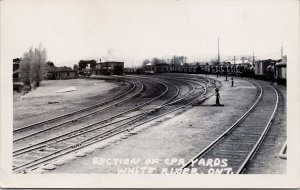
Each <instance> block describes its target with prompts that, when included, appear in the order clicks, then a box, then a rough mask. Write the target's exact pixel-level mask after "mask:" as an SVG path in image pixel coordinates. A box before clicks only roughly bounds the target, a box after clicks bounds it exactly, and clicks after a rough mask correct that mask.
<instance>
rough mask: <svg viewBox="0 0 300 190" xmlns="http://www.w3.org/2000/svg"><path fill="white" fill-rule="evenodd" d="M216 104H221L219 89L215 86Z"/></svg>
mask: <svg viewBox="0 0 300 190" xmlns="http://www.w3.org/2000/svg"><path fill="white" fill-rule="evenodd" d="M215 91H216V93H217V94H216V105H217V106H220V105H221V104H220V94H219V89H218V88H216V90H215Z"/></svg>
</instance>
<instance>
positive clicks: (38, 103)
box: [13, 79, 129, 128]
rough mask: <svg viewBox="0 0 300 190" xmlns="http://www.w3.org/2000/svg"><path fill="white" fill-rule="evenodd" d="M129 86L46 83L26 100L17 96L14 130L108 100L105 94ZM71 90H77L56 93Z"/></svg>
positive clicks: (90, 81) (90, 82) (89, 82)
mask: <svg viewBox="0 0 300 190" xmlns="http://www.w3.org/2000/svg"><path fill="white" fill-rule="evenodd" d="M128 86H129V85H128V84H127V85H124V86H122V85H121V83H114V82H106V81H104V80H96V79H71V80H48V81H43V82H42V83H41V86H40V87H38V88H37V89H36V90H33V91H31V92H29V93H27V94H25V95H24V96H21V95H20V94H19V93H15V94H14V104H13V108H14V110H13V113H14V128H18V127H20V126H24V125H28V124H30V123H33V122H35V121H41V120H44V119H47V118H52V117H55V116H58V115H61V114H65V113H68V112H71V111H73V110H77V109H80V108H84V107H87V106H88V105H92V104H95V103H96V102H102V101H103V100H104V99H107V98H108V97H107V96H105V95H106V94H113V93H118V92H119V91H122V90H124V89H126V88H127V87H128ZM68 87H75V88H76V90H75V91H70V92H65V93H56V91H57V90H61V89H65V88H68Z"/></svg>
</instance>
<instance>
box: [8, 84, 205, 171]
mask: <svg viewBox="0 0 300 190" xmlns="http://www.w3.org/2000/svg"><path fill="white" fill-rule="evenodd" d="M204 94H206V89H205V92H204V93H203V95H204ZM206 98H208V97H206ZM195 101H196V100H194V101H193V102H195ZM193 102H191V103H189V104H192V103H193ZM187 105H188V104H187ZM183 107H186V105H184V106H181V107H180V108H177V109H174V110H172V111H171V112H174V111H177V110H178V109H181V108H183ZM171 112H167V113H165V114H163V115H160V116H157V117H155V118H152V119H150V120H147V122H150V121H152V120H154V119H157V118H159V117H162V116H164V115H166V114H169V113H171ZM130 122H132V121H130ZM144 123H146V122H143V123H142V124H144ZM142 124H138V125H136V126H139V125H142ZM122 126H123V125H121V126H119V127H117V128H120V127H122ZM136 126H134V127H136ZM113 130H116V128H115V129H113ZM124 131H128V129H124V130H122V131H119V132H117V134H119V133H122V132H124ZM106 133H107V132H106ZM117 134H116V133H114V134H111V135H110V136H114V135H117ZM101 135H103V134H101ZM110 136H109V137H110ZM93 138H96V137H93ZM97 138H99V135H98V137H97ZM107 138H108V137H107ZM102 140H104V139H100V140H97V142H98V141H102ZM85 141H86V140H85ZM95 143H96V142H95V141H93V142H90V143H89V144H87V145H84V146H80V147H78V148H76V149H72V150H70V151H68V152H66V153H63V155H65V154H68V153H71V152H74V151H76V150H78V149H82V148H84V147H86V146H89V145H91V144H95ZM73 146H74V145H73ZM59 152H60V151H59ZM59 152H57V153H59ZM61 156H62V155H56V156H55V157H51V158H48V159H47V160H42V161H40V162H39V163H34V162H32V163H31V164H34V165H33V166H36V165H40V164H41V163H43V162H46V161H49V160H52V159H54V158H57V157H61ZM39 160H41V159H39ZM35 162H36V161H35ZM26 165H28V164H26ZM23 166H24V165H23ZM23 166H22V168H23ZM20 167H21V166H19V167H18V168H14V169H13V170H18V169H19V168H20ZM30 167H32V166H30Z"/></svg>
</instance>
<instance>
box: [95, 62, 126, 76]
mask: <svg viewBox="0 0 300 190" xmlns="http://www.w3.org/2000/svg"><path fill="white" fill-rule="evenodd" d="M98 70H99V73H100V74H103V75H123V72H124V62H118V61H106V62H100V63H99V66H98Z"/></svg>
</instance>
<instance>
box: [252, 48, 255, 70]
mask: <svg viewBox="0 0 300 190" xmlns="http://www.w3.org/2000/svg"><path fill="white" fill-rule="evenodd" d="M254 64H255V59H254V50H253V57H252V65H253V66H254Z"/></svg>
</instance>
